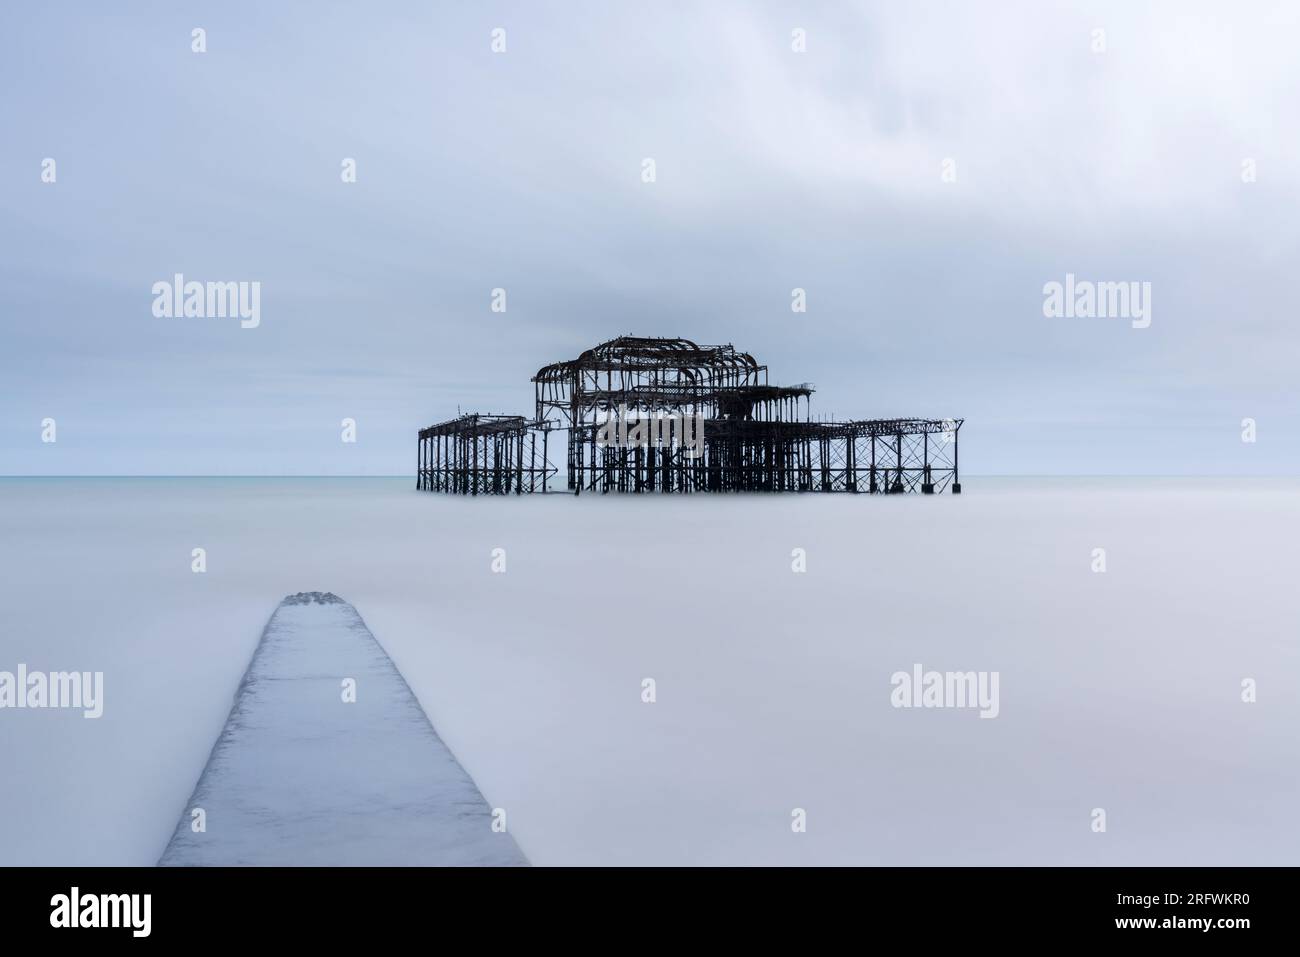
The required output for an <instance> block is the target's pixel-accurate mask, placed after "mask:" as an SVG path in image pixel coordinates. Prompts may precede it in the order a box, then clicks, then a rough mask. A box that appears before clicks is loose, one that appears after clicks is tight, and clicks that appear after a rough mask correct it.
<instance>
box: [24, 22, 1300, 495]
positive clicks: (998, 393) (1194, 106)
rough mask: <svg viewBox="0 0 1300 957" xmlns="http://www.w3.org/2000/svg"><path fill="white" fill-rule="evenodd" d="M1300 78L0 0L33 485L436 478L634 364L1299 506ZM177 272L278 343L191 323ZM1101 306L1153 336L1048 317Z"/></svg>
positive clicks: (658, 27) (909, 37)
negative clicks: (543, 408)
mask: <svg viewBox="0 0 1300 957" xmlns="http://www.w3.org/2000/svg"><path fill="white" fill-rule="evenodd" d="M196 27H201V28H203V29H204V30H205V31H206V46H207V52H205V53H195V52H193V51H192V49H191V47H192V42H193V41H192V33H191V31H192V30H193V29H194V28H196ZM498 27H500V28H504V30H505V43H506V52H504V53H494V52H493V50H492V31H493V30H494V28H498ZM796 29H801V30H803V31H805V36H806V52H802V53H800V52H796V51H795V50H794V49H792V37H793V34H792V31H794V30H796ZM1097 30H1104V38H1101V35H1100V34H1098V33H1096V32H1095V31H1097ZM1099 38H1101V39H1104V45H1105V49H1104V51H1102V52H1098V51H1097V50H1096V49H1095V47H1097V46H1098V45H1099ZM1297 49H1300V5H1296V4H1286V3H1277V4H1268V3H1227V2H1223V3H1220V4H1200V5H1198V4H1190V3H1186V2H1179V3H1165V4H1133V3H1127V2H1125V3H1116V4H1098V3H1090V4H1086V5H1085V4H1053V3H1042V2H1035V3H1029V2H1026V3H1008V2H1000V3H988V4H964V3H945V4H939V3H923V2H909V3H897V2H888V3H885V2H881V3H861V4H857V3H831V2H820V0H819V2H809V3H803V4H799V3H778V2H770V3H765V2H761V0H738V2H724V0H709V2H701V0H696V2H689V3H688V2H683V3H673V2H655V3H649V4H645V3H631V2H628V3H613V2H591V3H578V2H563V3H561V2H555V3H541V2H527V3H477V2H476V3H472V4H471V3H468V2H464V3H449V2H447V3H430V2H418V3H416V2H411V3H401V2H383V3H359V2H357V3H337V4H327V3H305V2H303V3H288V2H284V3H274V4H265V3H238V2H236V3H232V2H222V3H187V4H176V3H164V2H159V3H132V2H123V3H114V4H104V3H41V4H36V3H22V4H18V3H6V4H5V5H4V7H3V9H2V10H0V322H2V323H3V327H2V330H0V332H2V339H0V473H5V474H63V473H68V474H135V473H144V474H298V473H302V474H408V473H411V472H412V471H413V468H414V457H415V431H416V429H417V428H418V427H420V426H422V425H427V424H429V423H431V422H434V421H438V420H440V419H444V418H448V417H450V416H452V415H454V414H455V413H456V411H457V408H458V407H459V408H460V409H463V410H465V411H469V410H481V411H494V412H520V413H531V412H532V408H533V406H532V399H533V393H532V385H531V383H529V381H528V379H529V376H530V375H531V374H532V373H533V372H535V371H536V370H537V369H538V368H539V367H540V366H542V365H544V364H546V363H549V362H553V361H556V360H559V359H564V358H570V357H572V356H574V355H576V354H577V353H578V352H580V351H581V350H582V349H584V348H586V347H588V346H590V345H592V344H594V343H596V342H598V341H600V340H602V339H606V338H609V337H611V336H615V335H619V334H625V333H634V334H638V335H665V336H684V337H687V338H691V339H694V340H696V341H698V342H702V343H714V342H732V343H734V344H735V345H736V346H737V347H738V348H741V349H744V350H746V351H749V352H752V353H753V354H754V355H755V356H757V357H758V359H759V360H760V361H762V362H765V363H767V364H768V366H769V367H770V370H771V373H770V374H771V379H772V381H775V382H785V383H796V382H804V381H811V382H813V383H814V384H815V385H816V386H817V389H818V392H817V395H816V396H815V397H814V409H815V410H816V411H819V412H822V413H825V414H827V415H834V416H836V417H839V418H850V417H852V418H865V417H878V416H897V415H908V416H927V417H936V418H943V417H950V416H951V417H957V416H960V417H965V419H966V426H965V428H964V429H963V432H962V438H963V443H962V465H963V467H964V471H966V472H968V473H986V474H987V473H998V474H1009V473H1029V474H1038V473H1071V474H1073V473H1089V474H1097V473H1100V474H1130V473H1163V474H1169V473H1194V474H1204V473H1242V474H1249V473H1291V474H1294V473H1295V472H1297V471H1298V470H1300V426H1298V425H1297V419H1296V416H1297V412H1300V408H1298V407H1300V401H1298V399H1297V395H1298V388H1300V386H1298V382H1300V376H1298V374H1297V368H1298V366H1300V326H1298V323H1300V319H1298V318H1297V315H1296V309H1295V296H1294V293H1293V289H1294V279H1293V277H1294V276H1295V275H1296V272H1297V269H1298V268H1300V266H1298V264H1300V215H1297V213H1300V209H1298V207H1300V57H1298V56H1297V54H1296V50H1297ZM46 158H52V159H54V160H55V162H56V167H55V169H56V176H57V178H56V181H55V182H54V183H45V182H42V163H43V160H45V159H46ZM345 158H353V159H355V161H356V169H357V182H355V183H344V182H343V181H342V178H341V175H340V173H341V168H342V166H341V164H342V162H343V160H344V159H345ZM646 158H652V159H653V160H654V162H655V173H656V181H655V182H653V183H646V182H643V177H642V170H643V160H644V159H646ZM945 160H952V161H953V164H952V165H950V166H949V167H948V168H949V169H950V170H955V174H956V179H955V182H946V181H945V179H944V177H943V175H942V173H943V171H944V168H945V167H944V163H945ZM1246 160H1252V161H1253V164H1254V165H1253V169H1254V171H1255V181H1254V182H1244V181H1243V162H1244V161H1246ZM1246 178H1249V177H1248V176H1247V177H1246ZM178 272H179V273H183V274H184V276H185V277H186V278H187V279H191V280H199V281H209V280H211V281H258V282H260V283H261V315H260V319H261V321H260V325H259V326H258V327H257V328H255V329H244V328H241V327H240V324H239V322H238V320H231V319H214V318H202V319H200V318H159V317H156V316H155V315H154V314H153V310H152V305H153V298H154V297H153V293H152V286H153V284H154V283H155V282H158V281H160V280H165V281H170V280H171V277H172V276H173V275H174V274H175V273H178ZM1066 273H1073V274H1075V275H1076V276H1077V277H1079V278H1080V279H1088V280H1096V281H1137V282H1149V283H1151V290H1152V292H1151V304H1150V305H1151V324H1150V326H1149V327H1148V328H1145V329H1138V328H1134V327H1133V325H1132V323H1131V322H1129V321H1128V320H1125V319H1115V318H1079V317H1075V318H1048V317H1045V316H1044V314H1043V300H1044V295H1043V286H1044V284H1045V283H1048V282H1052V281H1058V282H1059V281H1064V279H1065V275H1066ZM496 287H503V288H505V289H506V293H507V310H506V312H504V313H495V312H493V311H491V309H490V303H491V294H492V290H493V289H494V288H496ZM795 287H799V288H803V289H805V290H806V292H807V303H808V309H807V312H806V313H795V312H792V310H791V290H792V289H794V288H795ZM1248 417H1249V418H1253V419H1254V420H1256V422H1257V428H1258V440H1257V441H1256V442H1255V443H1253V444H1250V443H1244V442H1242V440H1241V433H1242V420H1243V419H1245V418H1248ZM46 418H53V419H54V420H55V421H56V422H57V442H55V443H52V444H50V443H43V442H42V441H41V431H42V429H41V423H42V420H43V419H46ZM344 418H353V419H355V420H356V422H357V430H358V431H357V442H356V443H355V444H345V443H343V442H341V441H340V422H341V420H342V419H344ZM561 464H562V463H561Z"/></svg>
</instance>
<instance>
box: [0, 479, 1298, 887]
mask: <svg viewBox="0 0 1300 957" xmlns="http://www.w3.org/2000/svg"><path fill="white" fill-rule="evenodd" d="M412 485H413V481H408V480H386V479H378V480H375V479H366V480H332V479H330V480H326V479H319V480H313V479H6V480H0V543H2V544H0V596H2V598H3V600H2V601H0V670H8V671H13V670H14V669H15V668H16V666H17V665H18V664H19V663H24V664H26V665H27V666H28V667H29V668H31V669H42V670H45V671H55V670H61V669H67V670H72V669H76V670H81V671H103V672H104V676H105V677H104V698H105V702H104V714H103V717H101V718H99V719H97V720H87V719H84V718H83V717H82V714H81V712H79V711H71V710H68V711H53V710H28V709H23V710H12V709H4V710H0V768H3V769H4V778H5V786H4V787H3V788H0V864H37V863H41V864H64V863H81V864H142V865H148V864H152V863H154V862H155V861H156V860H157V859H158V856H159V855H160V853H161V852H162V850H163V848H164V846H165V845H166V843H167V840H168V838H169V837H170V836H171V833H172V830H173V828H174V827H175V824H176V821H177V818H178V815H179V814H180V812H181V810H182V808H183V806H184V804H185V802H186V800H187V798H188V797H189V795H190V792H191V791H192V790H193V788H194V784H195V782H196V780H197V779H198V776H199V774H200V772H201V771H202V769H203V767H204V764H205V762H206V761H207V758H208V755H209V751H210V749H211V747H212V744H213V742H214V740H215V739H216V737H217V735H218V734H219V733H220V731H221V729H222V727H223V724H224V722H225V719H226V716H227V712H228V711H229V708H230V702H231V697H232V695H233V694H234V692H235V690H236V687H237V685H238V682H239V680H240V677H241V676H242V674H243V673H244V670H245V668H246V667H247V666H248V663H249V659H250V657H251V655H252V653H253V649H254V647H255V645H256V643H257V640H258V638H259V636H260V634H261V631H262V628H263V626H264V625H265V624H266V621H267V618H268V616H269V615H270V614H271V612H272V611H273V610H274V609H275V607H276V605H277V604H278V602H279V601H280V599H281V598H282V597H283V596H284V595H286V594H290V593H293V592H298V591H306V590H322V591H325V590H328V591H333V592H334V593H336V594H338V595H340V596H342V597H343V598H344V599H346V600H347V601H349V602H351V603H352V604H353V605H354V606H355V607H356V608H357V610H358V611H359V612H360V614H361V615H362V616H363V617H364V618H365V620H366V623H367V624H368V625H369V627H370V629H371V631H372V632H373V633H374V635H375V637H376V638H377V639H378V640H379V642H380V643H381V644H382V645H383V646H384V648H385V649H386V650H387V651H388V653H389V654H390V655H391V657H392V658H393V660H394V661H395V662H396V664H397V666H398V667H399V669H400V670H401V672H402V674H403V676H404V677H405V678H406V680H407V682H408V683H409V684H410V686H411V688H412V690H414V691H415V693H416V695H417V696H418V697H419V699H420V702H421V704H422V705H423V707H424V710H425V711H426V713H427V714H428V715H429V717H430V719H431V720H432V722H433V724H434V726H435V727H436V728H437V730H438V733H439V734H440V736H441V737H442V738H443V740H444V741H445V742H446V743H447V745H448V746H449V747H450V748H451V750H452V752H453V753H454V754H455V756H456V757H457V759H458V760H459V761H460V762H461V763H462V764H463V765H464V766H465V768H466V769H467V770H468V771H469V773H470V774H471V775H472V776H473V778H474V781H475V782H476V783H477V784H478V786H479V788H480V790H481V791H482V792H483V794H484V796H485V797H486V799H487V801H488V803H489V804H490V805H492V806H494V807H502V808H505V809H506V810H507V811H508V815H509V828H510V832H511V833H512V834H513V835H514V836H515V839H516V840H517V841H518V843H519V845H520V847H521V848H522V850H523V851H524V853H525V854H526V855H527V856H528V858H529V859H530V860H531V861H532V862H533V863H534V864H579V863H616V864H639V863H650V864H674V863H684V864H700V863H718V864H723V863H726V864H731V863H739V864H751V863H841V864H842V863H868V864H869V863H890V864H939V863H954V864H981V863H984V864H1030V863H1041V864H1164V865H1176V864H1265V863H1272V864H1283V863H1293V862H1294V861H1295V860H1296V857H1297V853H1300V825H1297V823H1296V821H1295V818H1294V807H1295V806H1296V803H1297V799H1300V740H1298V736H1297V731H1296V729H1297V727H1300V703H1297V699H1296V697H1295V694H1294V689H1296V688H1298V687H1300V655H1298V654H1297V643H1298V641H1300V638H1298V636H1297V625H1296V616H1295V611H1294V600H1293V588H1294V585H1293V582H1294V580H1295V577H1296V570H1297V564H1298V563H1297V560H1296V558H1295V542H1296V541H1297V533H1298V532H1300V495H1298V494H1297V492H1300V483H1296V482H1293V481H1286V480H1241V481H1233V480H1222V479H1216V480H1175V479H1168V480H1163V479H1141V480H1139V479H1135V480H1127V479H1096V480H1080V481H1067V480H1059V479H1057V480H1053V479H1042V480H1039V479H1016V480H993V479H985V480H981V479H978V478H967V479H966V481H965V482H964V485H965V491H966V494H963V495H962V496H959V497H952V496H944V497H942V498H939V497H936V498H922V497H919V496H918V497H910V496H909V497H889V498H884V497H867V496H861V497H850V496H817V495H810V496H770V497H768V496H752V497H711V496H703V495H701V496H693V497H682V498H670V499H662V498H657V499H647V498H632V497H626V498H615V497H600V496H583V497H582V498H580V499H577V500H575V499H573V498H571V497H568V496H564V495H553V496H547V497H545V498H539V497H534V498H509V499H490V498H478V499H468V500H467V499H453V498H447V497H440V496H436V495H431V494H422V493H417V492H415V491H414V490H413V489H412V488H411V486H412ZM195 547H203V548H205V549H206V550H207V569H208V570H207V572H206V573H204V574H194V573H192V571H191V550H192V549H193V548H195ZM1096 547H1103V548H1105V549H1106V557H1107V571H1106V572H1105V573H1104V574H1097V573H1094V572H1093V571H1092V570H1091V567H1090V566H1091V564H1092V561H1093V559H1092V550H1093V549H1094V548H1096ZM495 548H502V549H505V553H506V562H507V565H506V571H505V573H504V574H497V573H494V572H493V571H492V563H493V554H492V552H493V549H495ZM795 548H802V549H805V551H806V556H807V571H806V573H803V574H796V573H793V572H792V571H791V551H792V549H795ZM914 664H921V665H923V666H924V667H925V668H926V669H938V670H941V671H943V670H962V671H965V670H975V671H997V672H998V673H999V675H1000V683H999V689H1000V708H999V713H998V717H997V718H996V719H994V720H982V719H980V718H979V715H978V713H976V712H975V711H971V710H945V709H933V710H927V709H896V708H894V707H892V706H891V704H890V692H891V686H890V676H891V675H892V674H893V673H895V672H897V671H907V670H910V669H911V668H912V667H913V665H914ZM647 677H651V678H653V679H654V680H655V682H656V691H657V701H656V702H655V703H654V704H646V703H643V702H642V697H641V696H642V680H643V679H644V678H647ZM1245 678H1253V679H1255V681H1256V682H1257V685H1258V701H1257V702H1255V703H1253V704H1246V703H1243V702H1242V700H1241V682H1242V680H1243V679H1245ZM1098 807H1100V808H1104V809H1105V810H1106V814H1107V830H1106V832H1105V833H1104V834H1098V833H1094V832H1093V831H1092V829H1091V826H1090V825H1091V821H1092V818H1091V812H1092V809H1094V808H1098ZM794 808H803V809H805V810H806V812H807V821H808V829H807V833H803V834H796V833H792V831H791V826H790V823H791V811H792V809H794Z"/></svg>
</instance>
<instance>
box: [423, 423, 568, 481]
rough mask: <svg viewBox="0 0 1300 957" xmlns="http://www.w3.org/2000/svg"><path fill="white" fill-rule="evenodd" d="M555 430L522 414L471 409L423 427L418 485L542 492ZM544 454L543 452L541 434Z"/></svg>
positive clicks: (553, 470)
mask: <svg viewBox="0 0 1300 957" xmlns="http://www.w3.org/2000/svg"><path fill="white" fill-rule="evenodd" d="M549 432H550V429H549V428H548V427H547V425H546V423H538V422H528V421H526V420H525V419H524V417H523V416H522V415H485V414H483V413H479V412H471V413H469V414H468V415H462V416H460V417H459V418H456V419H451V420H450V421H448V422H442V423H439V424H438V425H431V426H429V427H428V428H427V429H421V430H420V443H419V461H418V465H417V467H416V488H418V489H423V490H427V491H432V492H456V493H460V494H462V495H480V494H481V495H509V494H511V493H512V492H513V493H514V494H516V495H522V494H524V493H525V492H543V491H545V490H546V483H547V480H548V479H549V478H550V477H551V475H553V474H554V473H555V469H554V468H551V467H550V466H549V465H548V464H547V461H546V443H547V436H548V434H549ZM539 438H540V439H541V449H540V452H541V455H540V457H539V456H538V452H539V449H538V439H539Z"/></svg>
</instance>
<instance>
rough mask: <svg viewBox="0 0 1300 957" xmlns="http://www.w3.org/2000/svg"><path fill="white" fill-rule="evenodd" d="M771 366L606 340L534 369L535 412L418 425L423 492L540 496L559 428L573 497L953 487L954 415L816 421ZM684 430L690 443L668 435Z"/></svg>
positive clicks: (678, 345) (724, 351) (800, 392)
mask: <svg viewBox="0 0 1300 957" xmlns="http://www.w3.org/2000/svg"><path fill="white" fill-rule="evenodd" d="M767 372H768V370H767V366H765V365H761V364H760V363H759V362H757V361H756V360H755V359H754V357H753V356H751V355H750V354H749V353H745V352H738V351H737V350H736V349H735V348H734V347H733V346H731V345H721V346H701V345H697V344H696V343H694V342H692V341H690V340H689V339H649V338H642V337H635V336H622V337H619V338H617V339H611V340H609V341H608V342H603V343H601V344H600V345H598V346H596V347H594V348H592V349H589V350H587V351H586V352H584V353H582V354H581V355H580V356H578V357H577V358H576V359H571V360H568V361H565V362H557V363H553V364H552V365H548V366H544V367H543V368H542V369H539V370H538V372H537V374H536V375H535V376H534V377H533V380H532V381H533V383H534V387H535V401H536V409H535V413H534V417H533V418H532V419H531V420H525V419H524V417H523V416H485V415H468V416H461V417H460V418H457V419H453V420H451V421H449V422H444V423H442V424H440V425H435V426H431V427H430V428H428V429H424V430H423V431H421V432H420V466H419V471H418V477H417V487H419V488H424V489H431V490H434V491H446V492H460V493H463V494H480V493H484V494H486V493H498V494H507V493H509V492H510V491H512V490H513V491H514V492H515V493H516V494H522V493H523V492H533V491H543V492H544V491H546V490H547V488H548V479H549V478H550V477H551V475H553V474H556V473H557V472H558V469H553V468H551V467H550V464H549V460H548V457H547V452H548V444H547V440H548V436H549V433H550V431H552V430H553V429H563V430H564V432H565V435H566V439H567V442H566V453H565V454H566V463H565V475H566V482H567V487H568V489H569V490H570V491H572V492H573V493H575V494H580V493H582V492H584V491H600V492H612V491H619V492H705V491H707V492H727V491H737V492H741V491H762V492H782V491H803V492H875V493H899V492H920V493H923V494H933V493H935V492H943V491H945V490H950V491H952V492H953V493H958V492H960V491H961V483H960V480H959V473H958V470H957V436H958V432H959V430H960V429H961V425H962V420H961V419H862V420H853V421H847V422H823V421H813V419H812V410H811V407H810V403H811V397H812V394H813V391H814V390H813V386H812V385H811V384H809V383H803V384H800V385H794V386H778V385H772V384H770V383H769V382H768V374H767ZM620 419H621V420H623V421H627V422H631V423H633V424H634V425H635V424H638V423H639V424H641V425H642V430H641V431H640V433H638V434H639V435H640V436H641V440H640V441H637V442H633V443H628V442H624V441H620V442H610V441H608V438H609V436H610V435H611V434H612V430H611V429H610V428H609V427H610V425H611V420H613V421H618V420H620ZM687 422H689V423H693V424H694V425H695V426H696V429H695V432H694V434H693V435H692V433H691V432H690V430H686V432H683V431H682V429H683V428H684V427H685V424H686V423H687ZM670 425H671V426H672V427H673V428H670ZM674 429H675V430H676V431H674ZM647 433H648V435H649V436H650V438H649V440H648V441H647V440H645V435H646V434H647ZM683 435H687V436H690V437H691V441H690V442H689V443H684V442H682V441H674V436H675V437H676V438H677V439H681V438H682V437H683ZM539 437H540V438H541V443H542V454H541V458H540V460H538V459H537V458H536V451H537V440H538V438H539ZM525 445H527V448H528V459H529V464H528V465H527V466H525V465H524V464H523V457H524V454H525V453H524V449H525Z"/></svg>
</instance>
